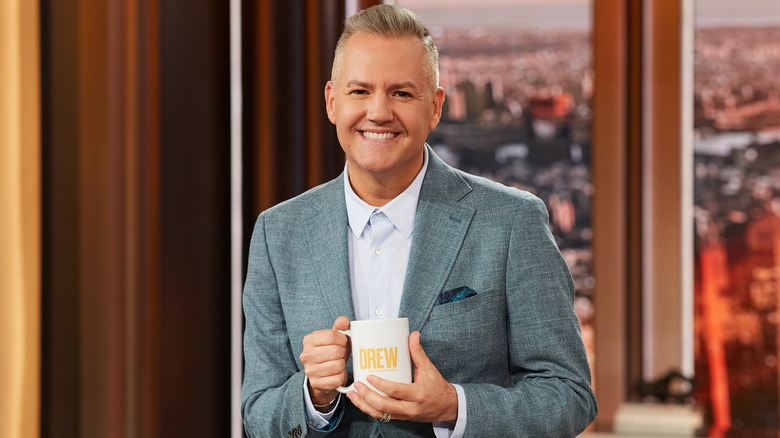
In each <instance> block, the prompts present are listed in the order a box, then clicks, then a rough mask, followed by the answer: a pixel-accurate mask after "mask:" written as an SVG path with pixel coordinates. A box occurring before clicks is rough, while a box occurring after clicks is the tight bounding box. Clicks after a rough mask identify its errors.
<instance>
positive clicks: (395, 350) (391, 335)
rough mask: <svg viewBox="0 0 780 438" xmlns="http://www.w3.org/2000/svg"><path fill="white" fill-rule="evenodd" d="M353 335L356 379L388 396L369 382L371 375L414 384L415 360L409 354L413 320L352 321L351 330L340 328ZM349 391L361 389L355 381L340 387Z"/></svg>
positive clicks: (353, 362)
mask: <svg viewBox="0 0 780 438" xmlns="http://www.w3.org/2000/svg"><path fill="white" fill-rule="evenodd" d="M339 332H340V333H343V334H345V335H347V336H349V337H351V338H352V371H353V376H354V380H355V382H362V383H363V384H365V385H367V386H368V387H369V388H371V389H372V390H374V391H376V392H377V393H379V394H382V395H387V394H385V393H384V392H382V391H380V390H378V389H376V388H374V387H373V386H371V385H370V384H369V383H368V382H367V381H366V377H368V375H369V374H374V375H376V376H379V377H381V378H383V379H385V380H390V381H393V382H400V383H412V360H411V357H410V356H409V319H408V318H396V319H373V320H362V321H352V322H350V323H349V330H339ZM336 389H337V390H338V391H339V392H341V393H344V394H346V393H347V392H349V391H357V390H356V389H355V384H354V383H353V384H352V385H349V386H348V387H346V388H345V387H343V386H339V387H338V388H336Z"/></svg>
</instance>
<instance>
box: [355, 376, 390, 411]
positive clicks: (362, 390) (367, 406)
mask: <svg viewBox="0 0 780 438" xmlns="http://www.w3.org/2000/svg"><path fill="white" fill-rule="evenodd" d="M355 389H356V390H357V391H358V392H354V391H350V392H348V393H347V397H349V400H350V401H351V402H352V404H354V405H355V407H357V408H358V409H360V410H361V411H363V412H365V413H366V414H367V415H369V416H371V417H373V418H375V419H377V420H378V419H380V418H382V416H383V415H384V413H385V412H387V411H383V410H381V406H376V405H375V404H381V400H382V399H383V398H384V397H382V396H381V395H379V394H377V393H376V392H374V391H372V390H371V388H369V387H368V386H366V385H364V384H362V383H361V382H355ZM377 397H378V401H377V399H376V398H377ZM370 400H373V402H374V403H371V401H370Z"/></svg>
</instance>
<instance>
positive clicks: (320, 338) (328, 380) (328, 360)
mask: <svg viewBox="0 0 780 438" xmlns="http://www.w3.org/2000/svg"><path fill="white" fill-rule="evenodd" d="M347 329H349V319H347V317H345V316H340V317H338V318H337V319H336V321H335V322H334V323H333V328H332V329H330V330H318V331H315V332H311V333H309V334H308V335H306V336H305V337H304V338H303V351H302V352H301V356H300V358H301V363H303V368H304V372H305V373H306V376H307V377H308V378H309V394H310V395H311V401H312V402H313V403H314V404H315V405H327V404H329V403H330V402H331V401H333V400H335V399H336V397H337V396H338V392H336V388H337V387H339V386H343V385H344V384H346V383H347V359H349V354H350V352H349V348H348V345H349V338H347V335H345V334H342V333H339V332H338V330H347Z"/></svg>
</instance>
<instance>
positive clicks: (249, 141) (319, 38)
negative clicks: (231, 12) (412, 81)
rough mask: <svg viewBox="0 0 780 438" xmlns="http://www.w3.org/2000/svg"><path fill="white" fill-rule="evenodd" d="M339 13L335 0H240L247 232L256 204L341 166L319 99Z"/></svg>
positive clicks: (263, 206) (258, 207) (332, 130)
mask: <svg viewBox="0 0 780 438" xmlns="http://www.w3.org/2000/svg"><path fill="white" fill-rule="evenodd" d="M343 17H344V6H343V1H338V0H294V1H285V2H280V1H272V0H261V1H248V2H245V10H244V25H243V30H244V35H243V47H244V64H243V65H244V109H245V112H244V117H245V119H244V126H245V132H244V139H245V144H246V157H245V161H244V162H245V164H246V167H245V173H246V175H247V190H246V217H245V222H246V224H247V226H246V235H249V234H250V233H251V230H252V225H253V224H254V219H255V218H256V216H257V214H259V213H260V212H261V211H262V210H265V209H266V208H268V207H270V206H272V205H274V204H277V203H279V202H281V201H283V200H285V199H288V198H291V197H293V196H295V195H297V194H300V193H302V192H303V191H305V190H306V189H308V188H311V187H313V186H315V185H317V184H320V183H322V182H324V181H327V180H329V179H332V178H333V177H335V176H337V175H338V174H339V173H340V172H341V170H342V169H343V167H344V156H343V153H342V151H341V148H340V147H339V145H338V141H337V139H336V131H335V128H334V127H333V126H332V125H331V124H330V122H329V121H328V118H327V114H326V112H325V98H324V89H325V84H326V82H327V81H328V80H329V79H330V67H331V63H332V60H333V50H334V49H335V47H336V40H337V38H338V34H339V32H340V29H341V26H342V25H343Z"/></svg>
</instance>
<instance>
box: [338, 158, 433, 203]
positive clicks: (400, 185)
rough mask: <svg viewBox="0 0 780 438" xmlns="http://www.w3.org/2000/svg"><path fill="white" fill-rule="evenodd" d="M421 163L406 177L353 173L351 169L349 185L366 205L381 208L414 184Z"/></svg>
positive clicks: (420, 168)
mask: <svg viewBox="0 0 780 438" xmlns="http://www.w3.org/2000/svg"><path fill="white" fill-rule="evenodd" d="M423 162H424V160H423ZM423 162H421V163H420V167H419V168H416V169H417V170H415V171H414V172H412V173H409V174H407V175H398V174H395V173H393V174H388V175H384V174H375V173H363V172H359V171H355V172H353V169H351V168H350V169H349V184H350V186H351V187H352V190H353V191H354V192H355V194H356V195H357V196H358V197H359V198H360V199H362V200H363V201H365V202H366V203H367V204H368V205H371V206H373V207H382V206H384V205H385V204H387V203H388V202H390V201H392V200H393V199H395V198H396V197H397V196H398V195H400V194H401V193H403V192H404V190H406V189H407V188H408V187H409V186H410V185H411V184H412V182H414V179H415V178H417V175H418V174H419V173H420V170H422V164H423ZM347 166H349V164H347Z"/></svg>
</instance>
